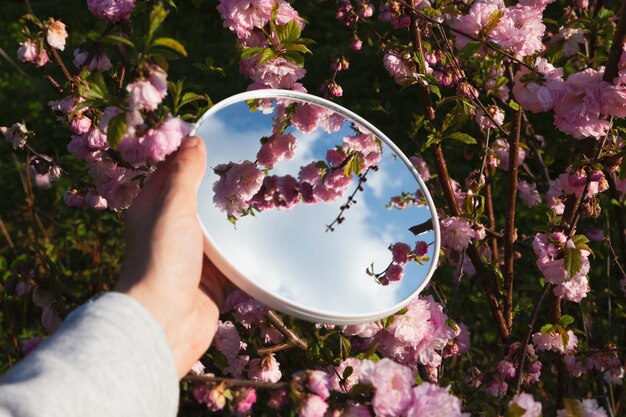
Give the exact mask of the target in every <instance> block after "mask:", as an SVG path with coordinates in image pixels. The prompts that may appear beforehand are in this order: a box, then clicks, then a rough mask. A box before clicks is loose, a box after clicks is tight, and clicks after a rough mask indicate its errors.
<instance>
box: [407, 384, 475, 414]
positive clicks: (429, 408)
mask: <svg viewBox="0 0 626 417" xmlns="http://www.w3.org/2000/svg"><path fill="white" fill-rule="evenodd" d="M406 415H407V417H421V416H435V415H437V416H446V417H469V416H470V414H469V413H463V412H461V400H460V399H458V398H457V397H455V396H453V395H451V394H450V388H449V387H447V388H442V387H439V386H437V385H435V384H431V383H429V382H423V383H422V384H420V385H418V386H416V387H415V388H413V402H412V403H411V405H410V406H409V409H408V411H407V414H406Z"/></svg>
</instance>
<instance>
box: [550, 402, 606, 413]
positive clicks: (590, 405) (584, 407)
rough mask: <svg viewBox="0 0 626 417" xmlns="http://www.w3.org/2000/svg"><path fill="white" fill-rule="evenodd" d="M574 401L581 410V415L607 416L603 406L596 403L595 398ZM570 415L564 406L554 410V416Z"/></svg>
mask: <svg viewBox="0 0 626 417" xmlns="http://www.w3.org/2000/svg"><path fill="white" fill-rule="evenodd" d="M576 402H577V403H578V406H579V409H580V411H581V412H582V413H581V414H580V416H581V417H608V414H607V413H606V411H605V410H604V408H602V407H600V405H598V401H596V400H590V399H585V400H576ZM570 415H571V414H570V412H569V411H568V410H567V409H566V408H563V409H561V410H558V411H557V412H556V417H568V416H570Z"/></svg>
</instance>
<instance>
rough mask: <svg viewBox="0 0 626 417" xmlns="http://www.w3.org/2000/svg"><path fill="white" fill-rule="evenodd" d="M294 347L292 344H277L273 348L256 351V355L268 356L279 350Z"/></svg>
mask: <svg viewBox="0 0 626 417" xmlns="http://www.w3.org/2000/svg"><path fill="white" fill-rule="evenodd" d="M292 347H294V345H293V344H292V343H289V342H285V343H279V344H277V345H274V346H268V347H262V348H259V349H257V350H256V353H257V354H259V355H269V354H270V353H276V352H280V351H281V350H287V349H290V348H292Z"/></svg>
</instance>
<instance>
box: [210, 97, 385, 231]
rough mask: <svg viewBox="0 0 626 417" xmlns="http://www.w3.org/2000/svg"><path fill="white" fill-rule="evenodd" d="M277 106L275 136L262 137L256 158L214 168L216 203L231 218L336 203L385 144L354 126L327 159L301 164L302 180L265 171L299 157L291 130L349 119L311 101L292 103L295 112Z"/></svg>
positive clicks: (330, 126) (332, 126)
mask: <svg viewBox="0 0 626 417" xmlns="http://www.w3.org/2000/svg"><path fill="white" fill-rule="evenodd" d="M285 104H288V103H283V104H282V105H278V106H277V108H276V114H275V117H274V129H273V132H272V135H271V136H269V137H266V138H262V139H261V147H260V150H259V151H258V153H257V155H256V161H255V162H250V161H245V160H244V161H240V162H229V163H227V164H220V165H218V166H216V167H215V168H214V172H215V173H216V174H217V175H218V176H219V178H218V180H217V181H215V183H214V184H213V191H214V193H215V194H214V196H213V202H214V204H215V206H216V207H217V208H218V209H220V210H221V211H223V212H225V213H226V214H227V215H228V216H229V217H230V218H233V219H237V218H239V217H241V216H242V215H244V214H245V213H246V212H247V211H248V210H251V209H254V210H257V211H263V210H268V209H274V208H281V209H290V208H292V207H293V206H294V205H297V204H300V203H303V202H304V203H307V204H314V203H319V202H325V203H329V202H333V201H336V200H338V199H339V198H341V197H342V196H343V195H344V193H345V191H346V189H347V188H348V186H349V185H350V184H351V183H352V182H353V174H354V173H364V172H366V171H367V170H369V169H370V168H371V169H375V168H376V165H377V164H378V163H379V162H380V159H381V154H382V148H381V143H380V141H379V140H378V139H377V138H376V136H374V135H373V134H372V133H369V132H365V131H362V130H361V129H359V128H358V127H356V126H355V127H354V130H355V133H354V134H353V135H348V136H345V137H344V138H343V143H342V144H341V145H340V146H337V147H335V148H332V149H329V150H328V151H327V153H326V160H325V161H313V162H311V163H309V164H307V165H305V166H302V167H301V168H300V171H299V173H298V178H295V177H294V176H292V175H283V176H277V175H266V174H265V173H264V172H263V171H262V170H261V169H260V168H259V165H261V166H264V167H265V168H266V169H268V170H269V169H271V168H272V167H274V166H275V165H276V164H277V163H278V162H280V161H281V160H287V161H288V160H290V159H291V158H293V156H294V152H295V150H296V146H297V141H296V137H295V136H294V135H293V133H287V132H286V128H287V127H289V126H292V127H293V128H295V129H296V130H297V131H299V132H301V133H304V134H306V133H311V132H313V131H314V130H315V129H317V128H318V127H321V128H322V129H324V130H326V131H327V132H335V131H337V130H339V129H340V128H341V126H342V125H343V122H344V119H343V118H342V117H339V118H337V117H336V114H335V113H334V112H332V111H329V110H327V109H324V108H322V107H320V106H316V105H312V104H307V103H292V104H290V105H291V106H295V108H294V109H293V114H292V115H288V114H287V113H286V112H285Z"/></svg>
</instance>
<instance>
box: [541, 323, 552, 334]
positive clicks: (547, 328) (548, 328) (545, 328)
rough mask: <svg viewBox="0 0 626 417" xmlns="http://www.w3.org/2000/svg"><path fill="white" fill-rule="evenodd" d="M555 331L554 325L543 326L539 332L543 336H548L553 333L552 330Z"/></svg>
mask: <svg viewBox="0 0 626 417" xmlns="http://www.w3.org/2000/svg"><path fill="white" fill-rule="evenodd" d="M553 329H554V324H550V323H548V324H544V325H543V326H541V329H539V332H541V333H543V334H548V333H552V330H553Z"/></svg>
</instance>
